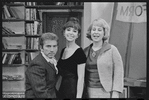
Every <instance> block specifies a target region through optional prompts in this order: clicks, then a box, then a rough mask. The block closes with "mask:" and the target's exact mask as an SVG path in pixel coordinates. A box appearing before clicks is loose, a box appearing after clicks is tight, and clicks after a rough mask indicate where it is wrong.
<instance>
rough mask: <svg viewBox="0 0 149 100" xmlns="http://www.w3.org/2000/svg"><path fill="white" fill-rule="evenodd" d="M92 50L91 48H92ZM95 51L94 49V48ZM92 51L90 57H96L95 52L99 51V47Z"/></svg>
mask: <svg viewBox="0 0 149 100" xmlns="http://www.w3.org/2000/svg"><path fill="white" fill-rule="evenodd" d="M92 49H93V48H92ZM94 49H95V48H94ZM94 49H93V52H92V57H96V55H97V52H96V51H98V50H100V49H101V47H100V48H96V49H95V50H96V51H95V50H94Z"/></svg>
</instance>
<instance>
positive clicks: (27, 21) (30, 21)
mask: <svg viewBox="0 0 149 100" xmlns="http://www.w3.org/2000/svg"><path fill="white" fill-rule="evenodd" d="M34 21H38V22H42V21H40V20H25V22H26V23H34Z"/></svg>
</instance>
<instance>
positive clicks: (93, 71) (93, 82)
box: [85, 48, 102, 88]
mask: <svg viewBox="0 0 149 100" xmlns="http://www.w3.org/2000/svg"><path fill="white" fill-rule="evenodd" d="M93 52H96V55H95V56H94V57H93V55H92V53H93ZM99 53H100V50H97V51H93V49H92V48H90V51H89V54H88V57H87V61H86V66H85V68H86V70H85V83H86V86H87V87H92V88H101V87H102V85H101V83H100V78H99V74H98V70H97V57H98V55H99Z"/></svg>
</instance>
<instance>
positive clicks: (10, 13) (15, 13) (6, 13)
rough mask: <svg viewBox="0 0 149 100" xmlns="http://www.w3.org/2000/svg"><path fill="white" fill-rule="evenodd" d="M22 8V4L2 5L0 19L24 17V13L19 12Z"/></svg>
mask: <svg viewBox="0 0 149 100" xmlns="http://www.w3.org/2000/svg"><path fill="white" fill-rule="evenodd" d="M23 9H24V8H23V6H7V5H3V10H2V19H24V15H22V14H21V13H20V12H22V10H23Z"/></svg>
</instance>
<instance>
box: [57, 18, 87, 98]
mask: <svg viewBox="0 0 149 100" xmlns="http://www.w3.org/2000/svg"><path fill="white" fill-rule="evenodd" d="M80 33H81V27H80V25H79V20H78V19H77V18H74V17H71V18H70V19H69V20H68V21H67V23H65V25H64V26H63V35H64V37H65V39H66V47H65V48H63V49H62V51H61V55H60V58H59V60H58V65H57V66H58V69H59V74H61V75H62V82H61V85H60V88H59V93H60V97H59V98H81V97H82V91H83V84H84V80H83V79H84V69H85V62H86V56H85V54H84V51H83V49H82V48H81V47H80V46H78V45H77V44H76V42H75V41H76V39H77V38H78V37H79V36H80Z"/></svg>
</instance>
